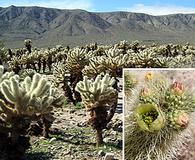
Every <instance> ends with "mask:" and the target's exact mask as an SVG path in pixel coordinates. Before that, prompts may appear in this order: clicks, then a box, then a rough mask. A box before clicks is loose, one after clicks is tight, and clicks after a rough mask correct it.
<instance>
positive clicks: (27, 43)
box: [24, 39, 32, 53]
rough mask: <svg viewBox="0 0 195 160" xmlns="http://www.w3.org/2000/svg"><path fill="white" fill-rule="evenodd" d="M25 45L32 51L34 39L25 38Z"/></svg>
mask: <svg viewBox="0 0 195 160" xmlns="http://www.w3.org/2000/svg"><path fill="white" fill-rule="evenodd" d="M24 45H25V47H26V49H27V50H28V52H29V53H31V48H32V41H31V40H30V39H26V40H24Z"/></svg>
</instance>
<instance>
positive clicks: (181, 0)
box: [0, 0, 195, 15]
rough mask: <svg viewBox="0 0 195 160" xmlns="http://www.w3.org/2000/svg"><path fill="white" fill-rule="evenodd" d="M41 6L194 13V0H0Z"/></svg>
mask: <svg viewBox="0 0 195 160" xmlns="http://www.w3.org/2000/svg"><path fill="white" fill-rule="evenodd" d="M10 5H15V6H42V7H50V8H60V9H84V10H88V11H101V12H102V11H104V12H108V11H119V10H123V11H131V12H140V13H147V14H152V15H165V14H173V13H195V0H20V1H19V0H18V1H17V0H0V6H1V7H7V6H10Z"/></svg>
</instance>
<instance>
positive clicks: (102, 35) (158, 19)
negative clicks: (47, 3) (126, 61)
mask: <svg viewBox="0 0 195 160" xmlns="http://www.w3.org/2000/svg"><path fill="white" fill-rule="evenodd" d="M27 38H30V39H32V40H33V42H34V44H35V45H36V46H39V47H45V46H52V45H56V44H64V45H80V44H85V43H89V42H99V43H114V42H117V41H119V40H123V39H126V40H135V39H138V40H141V41H144V42H153V41H159V42H186V41H189V42H192V43H193V42H195V14H174V15H165V16H151V15H147V14H142V13H131V12H107V13H94V12H88V11H84V10H60V9H52V8H42V7H16V6H10V7H7V8H0V39H1V40H3V41H4V42H5V44H6V45H8V46H10V47H20V46H22V45H23V40H24V39H27Z"/></svg>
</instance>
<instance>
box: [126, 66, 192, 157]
mask: <svg viewBox="0 0 195 160" xmlns="http://www.w3.org/2000/svg"><path fill="white" fill-rule="evenodd" d="M123 76H124V79H123V80H124V112H125V113H124V114H125V116H124V117H125V118H124V119H125V123H124V125H125V127H124V130H125V133H124V135H125V136H124V157H125V160H193V159H195V154H194V153H195V147H194V146H195V131H194V127H195V120H194V118H193V117H194V116H195V114H194V111H195V94H194V93H195V92H194V91H195V79H194V76H195V70H194V69H124V70H123Z"/></svg>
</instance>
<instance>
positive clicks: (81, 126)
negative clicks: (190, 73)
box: [0, 39, 195, 160]
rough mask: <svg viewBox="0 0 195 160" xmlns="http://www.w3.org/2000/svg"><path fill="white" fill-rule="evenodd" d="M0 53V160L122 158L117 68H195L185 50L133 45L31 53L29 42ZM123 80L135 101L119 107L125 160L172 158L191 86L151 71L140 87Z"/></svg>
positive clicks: (185, 122) (190, 49)
mask: <svg viewBox="0 0 195 160" xmlns="http://www.w3.org/2000/svg"><path fill="white" fill-rule="evenodd" d="M0 52H1V66H0V95H1V98H0V127H1V129H0V134H1V136H0V140H1V142H0V153H1V154H0V159H3V160H16V159H17V160H36V159H40V160H42V159H43V160H48V159H51V160H76V159H81V160H82V159H83V160H84V159H86V160H97V159H105V160H109V158H110V159H118V160H121V159H122V149H123V147H122V144H123V136H122V135H123V107H122V105H123V104H122V103H123V101H122V97H123V95H122V70H123V68H151V67H153V68H167V67H170V68H173V67H193V66H194V58H195V47H194V46H191V45H190V44H185V45H176V44H166V45H158V44H152V45H147V46H146V45H143V44H140V43H139V42H138V41H134V42H127V41H121V42H118V43H116V44H112V45H101V44H97V43H94V44H88V45H85V46H79V47H72V46H61V45H58V46H56V47H53V48H36V47H35V46H33V41H31V40H30V39H27V40H25V41H24V48H18V49H16V48H15V49H13V48H6V47H2V48H0ZM124 79H125V80H124V81H125V84H124V89H125V90H124V93H125V96H127V97H130V98H129V99H128V101H129V100H131V101H133V103H132V104H130V105H128V107H130V108H128V107H127V108H126V106H125V113H126V116H127V115H128V116H127V117H128V119H129V120H128V121H127V122H128V123H126V124H127V128H126V129H129V132H128V135H127V136H130V138H127V139H126V140H125V141H126V142H125V144H127V145H126V147H127V148H125V151H126V152H125V154H126V156H127V158H128V159H130V160H134V159H138V160H139V159H140V160H141V159H143V160H144V159H147V158H148V159H152V160H153V159H157V160H163V159H165V160H168V159H169V158H170V157H171V158H172V157H173V158H174V157H176V156H177V155H176V153H177V148H178V147H179V148H182V147H183V145H181V144H183V143H185V142H186V138H187V137H188V136H189V134H188V133H190V132H188V131H190V129H189V126H190V124H191V115H192V113H193V111H194V107H195V106H193V105H194V103H193V102H194V98H193V96H192V94H191V91H190V87H189V90H188V89H186V88H185V86H184V84H183V83H182V82H177V81H176V82H175V83H173V84H172V83H171V81H170V80H166V78H165V77H163V76H161V78H159V79H158V78H155V76H154V75H153V74H150V73H149V74H147V75H146V76H145V78H144V81H145V83H146V84H147V86H146V87H145V88H139V87H140V86H139V84H140V81H139V79H137V77H136V75H133V74H132V75H124ZM154 79H155V80H154ZM137 86H139V87H138V88H137ZM183 88H184V89H183ZM188 91H189V92H188ZM135 93H136V94H135ZM131 97H132V98H131ZM125 100H126V99H125ZM125 105H126V104H125ZM131 107H132V108H131ZM132 109H133V111H132ZM127 113H128V114H127ZM167 139H168V140H167ZM176 139H178V140H179V141H176ZM134 140H136V141H139V143H140V144H142V146H139V145H137V144H136V143H134ZM159 142H161V143H159ZM180 146H182V147H180ZM137 148H139V150H138V149H137ZM157 154H158V156H157ZM156 156H157V157H156ZM180 156H182V155H180ZM183 156H184V155H183ZM148 159H147V160H148Z"/></svg>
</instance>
